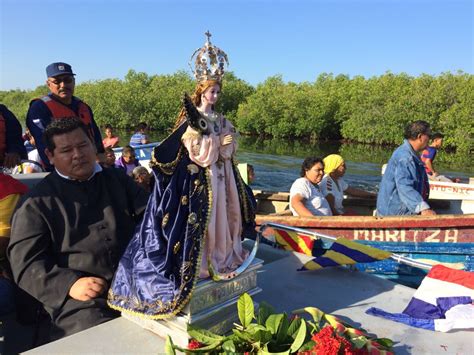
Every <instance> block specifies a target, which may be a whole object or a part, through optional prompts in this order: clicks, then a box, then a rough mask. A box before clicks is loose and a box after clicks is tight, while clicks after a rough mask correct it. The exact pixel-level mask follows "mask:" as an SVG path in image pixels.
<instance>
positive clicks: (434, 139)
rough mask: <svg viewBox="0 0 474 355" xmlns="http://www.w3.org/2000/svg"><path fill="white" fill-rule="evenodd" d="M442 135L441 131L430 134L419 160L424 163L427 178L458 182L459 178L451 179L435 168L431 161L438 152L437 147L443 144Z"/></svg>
mask: <svg viewBox="0 0 474 355" xmlns="http://www.w3.org/2000/svg"><path fill="white" fill-rule="evenodd" d="M443 139H444V135H443V134H441V133H434V134H433V135H432V136H431V143H430V145H429V146H427V147H426V148H425V149H424V150H423V152H422V153H421V161H422V162H423V164H425V171H426V174H428V179H430V180H433V181H444V182H459V179H455V180H452V179H450V178H448V177H446V176H444V175H441V174H439V173H438V171H436V170H435V168H434V165H433V162H434V159H435V157H436V154H437V153H438V149H440V148H441V146H442V145H443Z"/></svg>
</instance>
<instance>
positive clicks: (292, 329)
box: [288, 317, 302, 339]
mask: <svg viewBox="0 0 474 355" xmlns="http://www.w3.org/2000/svg"><path fill="white" fill-rule="evenodd" d="M301 322H302V318H301V317H298V318H294V319H293V320H292V321H291V323H290V326H289V327H288V334H289V335H290V336H291V337H292V338H293V339H294V338H295V336H296V332H297V331H298V329H299V328H300V323H301Z"/></svg>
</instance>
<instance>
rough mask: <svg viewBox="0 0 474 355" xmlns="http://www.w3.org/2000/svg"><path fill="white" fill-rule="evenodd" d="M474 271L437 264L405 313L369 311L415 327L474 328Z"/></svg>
mask: <svg viewBox="0 0 474 355" xmlns="http://www.w3.org/2000/svg"><path fill="white" fill-rule="evenodd" d="M473 299H474V272H469V271H463V270H455V269H451V268H448V267H446V266H443V265H435V266H433V268H432V269H431V270H430V271H429V273H428V275H426V276H425V278H424V279H423V281H422V282H421V284H420V287H418V289H417V290H416V292H415V294H414V295H413V298H412V299H411V301H410V303H409V304H408V306H407V307H406V308H405V310H404V311H403V312H402V313H389V312H385V311H384V310H382V309H379V308H374V307H372V308H369V309H368V310H367V311H366V313H367V314H371V315H374V316H377V317H382V318H386V319H390V320H393V321H395V322H399V323H404V324H407V325H410V326H413V327H417V328H423V329H429V330H435V331H440V332H448V331H450V330H451V329H470V328H474V305H473V304H472V301H473Z"/></svg>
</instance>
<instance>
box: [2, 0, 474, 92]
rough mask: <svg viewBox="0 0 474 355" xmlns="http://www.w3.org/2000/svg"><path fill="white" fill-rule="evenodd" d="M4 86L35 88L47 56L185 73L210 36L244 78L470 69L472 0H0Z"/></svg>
mask: <svg viewBox="0 0 474 355" xmlns="http://www.w3.org/2000/svg"><path fill="white" fill-rule="evenodd" d="M0 4H1V5H0V51H1V58H0V60H1V61H0V90H11V89H22V90H26V89H34V88H36V87H37V86H39V85H42V84H44V82H45V80H46V74H45V67H46V66H47V65H48V64H50V63H52V62H57V61H63V62H66V63H69V64H71V65H72V67H73V70H74V72H75V73H76V74H77V76H76V82H77V83H81V82H84V81H95V80H101V79H107V78H119V79H123V78H124V76H125V75H126V73H127V72H128V71H129V70H130V69H133V70H135V71H138V72H145V73H147V74H149V75H154V74H158V75H164V74H173V73H175V72H176V71H178V70H186V71H188V72H189V73H190V70H189V67H188V62H189V58H190V56H191V54H192V53H193V52H194V50H195V49H197V48H199V47H201V46H202V45H203V44H204V42H205V36H204V32H206V31H207V30H209V31H210V32H211V33H212V38H211V41H212V42H213V43H214V44H215V45H217V46H218V47H220V48H221V49H223V50H224V51H225V52H227V54H228V57H229V61H230V67H229V70H231V71H233V72H234V74H235V75H236V76H237V77H239V78H241V79H243V80H245V81H247V82H248V83H250V84H252V85H258V84H259V83H262V82H264V81H265V80H266V79H267V78H268V77H270V76H274V75H282V77H283V80H285V81H292V82H303V81H310V82H311V81H314V80H316V78H317V77H318V76H319V75H320V74H321V73H333V74H334V75H338V74H347V75H349V76H351V77H353V76H355V75H362V76H364V77H371V76H378V75H382V74H384V73H385V72H387V71H390V72H392V73H395V74H398V73H402V72H404V73H407V74H409V75H413V76H418V75H420V74H422V73H426V74H430V75H439V74H441V73H443V72H448V71H450V72H456V71H458V70H462V71H464V72H467V73H470V74H472V73H473V71H474V59H473V39H474V38H473V21H474V20H473V18H474V13H473V1H472V0H445V1H441V0H346V1H343V0H325V1H324V0H321V1H319V0H313V1H309V0H307V1H306V0H272V1H270V0H242V1H237V0H220V1H214V0H208V1H206V0H199V1H194V0H187V1H184V0H181V1H180V0H174V1H172V0H169V1H166V0H156V1H152V0H121V1H118V0H0Z"/></svg>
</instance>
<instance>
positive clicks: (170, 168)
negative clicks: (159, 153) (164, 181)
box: [150, 145, 184, 175]
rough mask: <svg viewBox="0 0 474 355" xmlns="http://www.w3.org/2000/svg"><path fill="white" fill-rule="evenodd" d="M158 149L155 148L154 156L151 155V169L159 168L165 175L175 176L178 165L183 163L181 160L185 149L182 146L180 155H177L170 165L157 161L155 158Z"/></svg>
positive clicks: (179, 151)
mask: <svg viewBox="0 0 474 355" xmlns="http://www.w3.org/2000/svg"><path fill="white" fill-rule="evenodd" d="M156 148H157V147H155V148H153V154H152V155H151V161H150V167H151V168H153V167H155V166H156V167H157V168H158V169H160V170H161V172H162V173H163V174H166V175H173V173H174V170H175V169H176V166H178V163H179V162H180V161H181V158H182V157H183V153H184V147H183V145H181V146H180V147H179V150H178V154H176V159H175V160H173V161H171V162H169V163H160V162H159V161H157V160H156V158H155V149H156Z"/></svg>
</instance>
